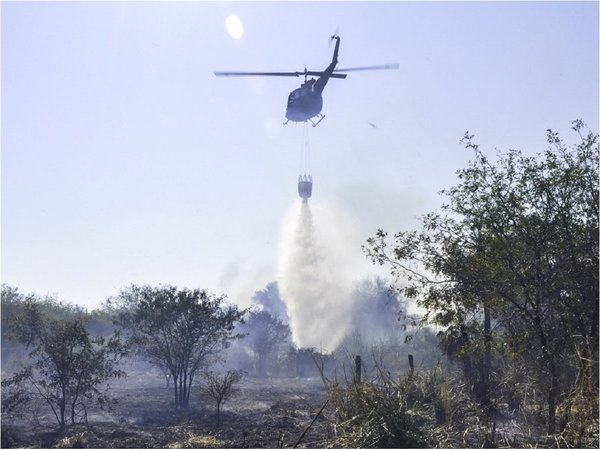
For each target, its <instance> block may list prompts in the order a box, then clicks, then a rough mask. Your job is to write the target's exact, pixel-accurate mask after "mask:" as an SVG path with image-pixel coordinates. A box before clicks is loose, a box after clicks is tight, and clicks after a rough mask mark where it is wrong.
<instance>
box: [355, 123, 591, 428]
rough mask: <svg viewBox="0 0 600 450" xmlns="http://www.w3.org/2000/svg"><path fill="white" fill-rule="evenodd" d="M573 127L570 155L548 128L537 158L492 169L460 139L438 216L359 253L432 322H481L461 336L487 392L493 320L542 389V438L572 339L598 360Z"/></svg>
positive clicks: (587, 196) (578, 127) (586, 216)
mask: <svg viewBox="0 0 600 450" xmlns="http://www.w3.org/2000/svg"><path fill="white" fill-rule="evenodd" d="M573 130H574V131H575V132H576V133H578V135H579V137H580V141H579V143H578V144H576V145H574V146H572V147H571V148H567V147H566V146H565V144H564V143H563V141H562V140H561V138H560V137H559V136H558V134H557V133H554V132H552V131H551V130H548V132H547V137H548V141H549V143H550V147H549V148H548V149H547V150H546V151H545V152H544V153H543V154H541V155H537V156H534V157H527V156H525V155H523V154H522V153H521V152H520V151H516V150H511V151H509V152H507V153H506V154H504V155H500V156H499V159H498V161H497V163H495V164H492V163H490V161H489V160H488V159H487V158H486V157H485V156H484V155H483V153H482V152H481V151H480V150H479V147H478V145H476V144H475V143H474V142H473V136H472V135H469V134H468V133H467V134H465V137H464V143H465V144H466V146H467V147H468V148H470V149H472V150H473V151H474V153H475V158H474V160H473V161H472V162H471V163H470V165H469V167H467V168H466V169H463V170H460V171H458V173H457V174H458V178H459V184H457V185H456V186H455V187H453V188H451V189H448V190H444V191H442V194H444V195H446V196H447V197H448V199H449V202H448V203H447V204H445V205H444V206H443V207H442V211H441V212H439V213H438V212H433V213H430V214H427V215H425V216H423V217H422V218H421V224H422V229H421V230H419V231H405V232H399V233H397V234H396V235H395V236H394V242H393V244H392V247H391V248H390V247H388V236H387V233H386V232H385V231H383V230H379V231H378V232H377V234H376V236H375V237H373V238H370V239H369V240H368V242H367V246H365V250H366V252H367V254H368V256H369V257H370V258H371V259H372V260H373V261H374V262H376V263H378V264H387V265H388V266H389V267H390V268H391V271H392V273H393V274H394V275H396V276H398V277H399V278H402V279H403V282H402V283H403V287H402V290H403V292H404V293H405V295H407V296H408V297H413V298H417V299H418V301H419V303H420V305H421V306H423V307H425V308H426V309H427V310H428V311H429V313H428V317H429V318H430V319H431V320H433V321H434V322H436V323H438V324H440V325H445V326H450V327H451V330H452V329H453V330H462V331H465V330H467V328H468V327H465V325H467V326H470V325H469V324H471V325H472V324H473V323H474V322H477V321H479V322H480V323H481V322H483V323H482V324H481V327H480V328H479V330H480V332H479V333H473V327H471V328H470V331H471V333H470V335H468V334H463V337H462V339H463V342H464V341H465V339H466V338H467V337H468V339H470V340H471V341H476V342H475V343H473V342H472V344H473V345H471V346H470V349H477V348H479V349H481V355H482V358H480V362H481V365H480V367H481V368H482V369H483V370H482V375H483V377H482V381H483V382H484V383H487V381H488V377H489V372H490V365H491V362H492V361H491V359H492V358H491V357H492V333H493V330H492V327H491V322H492V320H495V321H496V322H497V323H498V326H497V329H499V330H500V329H502V330H504V331H505V333H504V339H505V343H506V344H507V345H510V346H511V347H512V348H511V350H512V353H513V354H514V355H518V356H519V357H521V358H524V359H529V361H530V362H531V363H532V364H530V365H529V366H530V367H533V368H535V371H536V373H535V376H536V379H537V381H538V383H539V385H540V386H541V387H543V388H544V389H545V391H546V392H547V398H546V406H547V411H548V431H549V432H550V433H553V432H554V431H555V423H556V418H555V413H556V407H557V402H558V400H559V397H560V393H561V386H560V375H561V373H560V372H561V370H560V362H561V361H562V359H563V357H564V356H568V355H570V356H572V355H574V353H575V346H576V339H579V338H581V337H582V338H583V339H585V340H587V341H589V342H591V343H592V345H591V346H590V347H591V348H592V349H593V350H592V351H593V353H594V355H597V352H598V135H597V134H594V133H591V132H587V133H586V132H585V126H584V124H583V123H582V122H581V121H575V122H574V123H573ZM462 331H461V332H462ZM459 334H460V333H459ZM576 336H578V337H576ZM588 356H590V357H591V355H588ZM596 370H597V358H596ZM570 381H572V380H570ZM486 389H487V386H486ZM486 389H484V390H486Z"/></svg>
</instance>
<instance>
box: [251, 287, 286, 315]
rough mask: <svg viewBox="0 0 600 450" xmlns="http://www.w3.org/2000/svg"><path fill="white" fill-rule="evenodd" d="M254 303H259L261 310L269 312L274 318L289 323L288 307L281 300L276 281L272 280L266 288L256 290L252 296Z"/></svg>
mask: <svg viewBox="0 0 600 450" xmlns="http://www.w3.org/2000/svg"><path fill="white" fill-rule="evenodd" d="M252 303H254V304H255V305H258V306H259V307H260V309H261V310H263V311H266V312H268V313H269V314H271V316H273V317H274V318H276V319H279V320H281V322H282V323H284V324H287V323H288V322H289V320H288V315H287V308H286V306H285V303H284V302H283V300H281V296H280V295H279V286H278V285H277V282H276V281H272V282H271V283H269V284H267V286H266V287H265V288H264V289H262V290H260V291H256V292H255V293H254V295H253V296H252Z"/></svg>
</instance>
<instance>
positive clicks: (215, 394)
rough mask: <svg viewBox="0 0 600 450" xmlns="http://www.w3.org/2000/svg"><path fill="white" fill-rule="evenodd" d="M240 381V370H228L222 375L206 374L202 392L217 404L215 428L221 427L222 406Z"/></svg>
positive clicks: (233, 392)
mask: <svg viewBox="0 0 600 450" xmlns="http://www.w3.org/2000/svg"><path fill="white" fill-rule="evenodd" d="M241 380H242V371H241V370H228V371H227V372H226V373H224V374H219V373H216V372H207V374H206V385H205V386H204V388H203V389H202V390H203V392H204V393H205V394H207V395H208V396H209V397H210V398H212V399H213V400H214V401H215V402H216V403H217V427H219V426H220V425H221V411H222V408H223V404H224V403H225V401H227V400H228V399H229V398H231V396H232V395H233V394H235V389H234V385H235V384H237V383H239V382H240V381H241Z"/></svg>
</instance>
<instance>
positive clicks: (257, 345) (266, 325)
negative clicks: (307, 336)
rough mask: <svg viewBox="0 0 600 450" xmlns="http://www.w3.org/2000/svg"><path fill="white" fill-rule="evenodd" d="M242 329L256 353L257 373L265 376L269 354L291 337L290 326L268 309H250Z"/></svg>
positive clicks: (246, 340)
mask: <svg viewBox="0 0 600 450" xmlns="http://www.w3.org/2000/svg"><path fill="white" fill-rule="evenodd" d="M241 330H242V332H244V334H246V337H245V338H244V341H245V342H246V343H247V344H248V345H249V346H250V349H251V350H252V353H253V354H254V357H255V363H256V371H257V373H258V374H259V375H261V376H265V375H266V374H267V360H268V358H269V356H270V355H271V354H272V353H273V351H274V350H275V349H276V348H277V345H279V344H281V343H282V342H284V341H285V340H286V339H287V338H288V337H289V335H290V328H289V327H288V326H287V325H286V324H284V323H282V322H281V320H280V319H278V318H276V317H273V316H272V315H271V314H269V313H268V312H267V311H250V312H249V313H248V316H247V318H246V320H245V323H244V324H243V325H242V327H241Z"/></svg>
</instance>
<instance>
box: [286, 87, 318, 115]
mask: <svg viewBox="0 0 600 450" xmlns="http://www.w3.org/2000/svg"><path fill="white" fill-rule="evenodd" d="M322 108H323V97H322V95H321V92H319V91H317V90H315V89H314V80H310V81H308V82H306V83H304V84H303V85H302V86H300V87H299V88H298V89H295V90H293V91H292V92H291V93H290V95H289V96H288V101H287V109H286V111H285V117H286V118H287V119H288V120H291V121H292V122H306V121H307V120H309V119H311V118H313V117H315V116H316V115H318V114H319V113H320V112H321V109H322Z"/></svg>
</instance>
